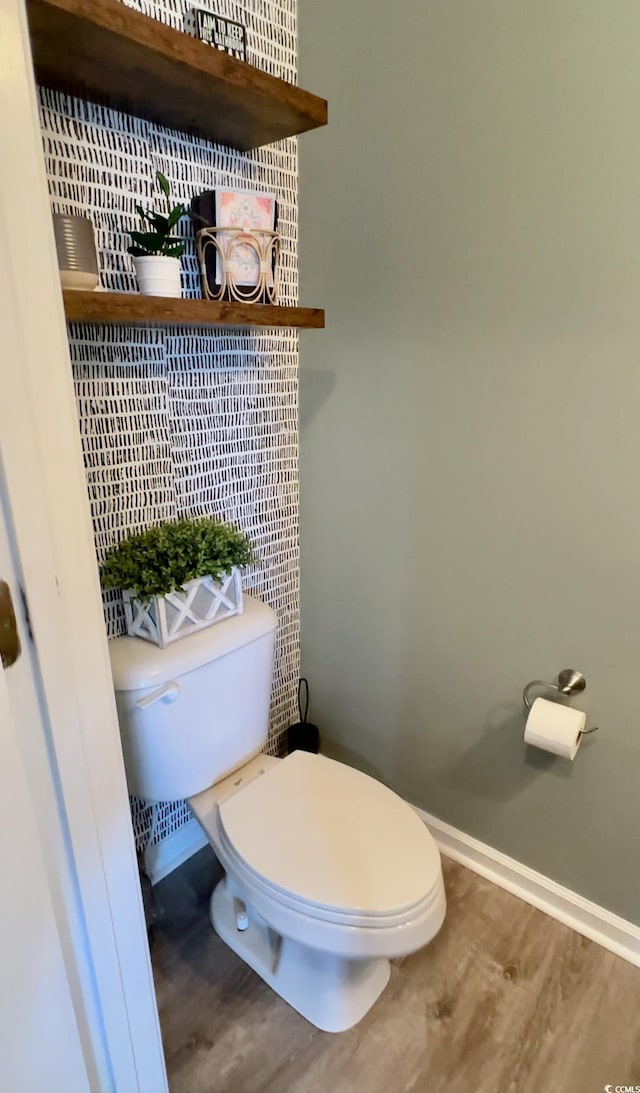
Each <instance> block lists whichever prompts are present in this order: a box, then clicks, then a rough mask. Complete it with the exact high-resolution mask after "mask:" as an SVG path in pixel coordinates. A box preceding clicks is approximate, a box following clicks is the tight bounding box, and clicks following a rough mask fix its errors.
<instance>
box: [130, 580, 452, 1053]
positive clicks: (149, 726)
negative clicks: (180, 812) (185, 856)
mask: <svg viewBox="0 0 640 1093" xmlns="http://www.w3.org/2000/svg"><path fill="white" fill-rule="evenodd" d="M244 602H245V609H244V612H243V614H241V615H238V616H236V617H235V618H232V619H228V620H226V621H225V622H224V623H221V624H219V625H216V626H212V627H210V628H209V629H205V630H201V631H199V632H198V633H195V634H192V635H190V636H189V637H186V638H183V639H182V640H180V641H178V642H176V643H175V644H173V645H170V646H169V647H168V648H165V649H159V648H158V647H157V646H155V645H152V644H150V643H148V642H145V641H142V640H140V639H139V638H129V637H124V638H116V639H115V640H113V641H111V642H110V643H109V645H110V652H111V665H112V672H113V680H114V687H115V692H116V702H117V707H118V716H119V721H120V731H121V736H122V745H123V752H124V759H125V766H126V771H127V780H128V784H129V789H130V792H131V793H132V794H133V795H134V796H136V797H141V798H143V799H145V800H147V801H152V802H153V801H179V800H183V799H185V798H186V799H187V800H188V802H189V805H190V806H191V809H192V810H193V813H194V815H195V816H196V818H197V820H198V822H199V824H200V825H201V827H202V829H203V831H204V832H205V834H206V836H207V839H208V840H209V842H210V843H211V846H212V847H213V849H214V851H215V853H216V855H217V857H218V859H219V860H220V863H221V864H222V866H223V868H224V871H225V877H224V879H223V880H222V881H220V882H219V883H218V885H217V886H216V888H215V890H214V892H213V895H212V897H211V908H210V911H211V921H212V924H213V926H214V928H215V930H216V932H217V933H218V934H219V936H220V937H221V938H222V940H223V941H224V942H225V943H226V944H227V945H228V946H229V947H230V948H231V949H233V950H234V952H236V953H237V954H238V956H240V957H241V958H242V960H244V961H245V962H246V963H247V964H248V965H249V966H250V967H251V968H253V970H254V971H255V972H257V973H258V975H260V976H261V977H262V979H264V980H265V982H266V983H268V984H269V986H271V987H272V988H273V990H275V991H276V992H277V993H278V994H279V995H280V996H281V997H282V998H283V999H284V1000H285V1001H286V1002H288V1003H289V1005H291V1006H293V1008H294V1009H296V1010H297V1011H298V1012H299V1013H301V1014H302V1016H303V1017H305V1018H306V1019H307V1020H308V1021H310V1022H311V1023H312V1024H313V1025H315V1026H316V1027H317V1028H320V1029H323V1030H324V1031H326V1032H342V1031H344V1030H345V1029H348V1028H351V1027H352V1026H353V1025H355V1024H356V1023H357V1022H358V1021H359V1020H361V1018H362V1017H364V1015H365V1014H366V1013H367V1011H368V1010H369V1009H370V1008H371V1006H372V1005H373V1004H374V1002H375V1001H376V999H377V998H378V996H379V995H380V994H381V992H382V991H383V990H384V988H385V986H386V984H387V982H388V980H389V973H390V967H389V960H390V959H391V958H393V957H398V956H403V955H406V954H408V953H412V952H416V951H417V950H418V949H420V948H422V946H423V945H426V944H427V943H428V942H429V941H431V939H432V938H433V937H434V936H435V934H436V933H437V932H438V930H439V929H440V926H441V925H442V922H443V920H444V915H445V907H446V905H445V895H444V885H443V880H442V869H441V863H440V855H439V853H438V849H437V847H436V845H435V842H434V841H433V838H432V837H431V835H430V833H429V832H428V830H427V828H426V827H425V826H424V824H423V823H422V821H421V820H420V819H419V818H418V816H417V815H416V814H415V812H414V811H413V810H412V809H411V808H410V806H409V805H408V804H406V802H405V801H403V800H402V798H400V797H398V796H397V795H396V794H395V793H393V792H392V791H391V790H390V789H388V788H387V787H386V786H383V785H381V784H380V783H379V782H377V781H375V779H373V778H370V777H369V776H368V775H366V774H363V773H361V772H360V771H357V770H355V769H353V768H351V767H348V766H345V765H344V764H342V763H338V762H336V761H335V760H333V759H328V758H327V757H326V756H323V755H312V754H309V753H307V752H302V751H296V752H293V753H292V754H291V755H289V756H287V758H286V759H276V758H274V757H272V756H267V755H264V754H262V749H263V747H264V745H265V743H266V740H267V732H268V718H269V704H270V696H271V682H272V672H273V651H274V640H275V632H276V626H277V619H276V616H275V614H274V612H273V611H272V610H271V609H270V608H269V607H267V606H266V605H265V604H263V603H261V602H260V601H259V600H257V599H254V598H253V597H250V596H245V598H244Z"/></svg>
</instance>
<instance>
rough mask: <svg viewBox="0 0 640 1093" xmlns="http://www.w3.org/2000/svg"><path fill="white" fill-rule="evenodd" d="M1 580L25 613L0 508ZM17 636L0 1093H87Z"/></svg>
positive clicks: (25, 667)
mask: <svg viewBox="0 0 640 1093" xmlns="http://www.w3.org/2000/svg"><path fill="white" fill-rule="evenodd" d="M1 581H4V582H6V585H7V586H8V588H9V591H10V594H11V597H12V599H14V600H15V601H16V608H17V609H18V614H19V607H20V590H19V587H18V585H17V583H16V577H15V573H14V571H13V566H12V564H11V559H10V556H9V549H8V542H7V533H6V527H5V523H4V516H3V512H2V507H1V506H0V582H1ZM3 593H4V594H3V595H0V627H3V632H5V633H6V632H7V628H9V630H10V629H11V619H10V618H9V617H8V595H7V592H6V588H3ZM18 625H20V623H19V620H18ZM19 638H20V641H21V643H22V652H21V654H20V656H19V658H18V660H17V661H16V662H15V664H13V665H12V666H11V667H5V668H3V667H2V662H1V660H0V876H1V877H2V887H3V897H2V900H1V901H0V969H1V974H0V1090H2V1091H3V1093H5V1091H6V1093H51V1090H52V1089H59V1090H65V1093H85V1091H87V1093H88V1091H89V1090H90V1085H89V1079H88V1075H87V1067H86V1065H85V1059H84V1055H83V1050H82V1045H81V1042H80V1035H79V1031H78V1025H77V1022H76V1016H75V1012H74V1006H73V1001H72V998H71V992H70V987H69V981H68V978H67V970H66V967H65V961H64V956H63V952H62V946H61V942H60V936H59V933H58V927H57V923H56V918H55V914H54V909H53V902H52V898H51V892H50V890H49V885H48V881H47V874H46V869H45V861H44V854H43V848H42V843H41V841H40V835H39V831H38V826H37V823H36V820H35V812H34V802H33V798H32V794H31V790H30V787H29V784H28V782H27V777H26V773H25V766H24V763H23V758H22V750H21V745H20V739H19V734H20V732H21V730H22V728H23V727H24V722H23V719H24V717H25V716H27V717H30V718H36V719H38V720H39V718H40V711H39V707H38V700H37V691H36V687H35V681H34V679H33V676H32V672H31V666H30V659H29V650H28V644H27V643H28V641H29V639H28V634H27V635H25V634H24V633H22V634H20V635H19ZM25 638H26V641H25ZM8 644H12V642H11V641H10V642H9V643H8ZM31 727H32V728H34V727H35V726H31Z"/></svg>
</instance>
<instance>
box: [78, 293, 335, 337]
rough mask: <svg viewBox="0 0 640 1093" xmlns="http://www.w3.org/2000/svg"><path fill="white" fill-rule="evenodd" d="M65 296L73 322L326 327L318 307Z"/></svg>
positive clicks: (127, 295)
mask: <svg viewBox="0 0 640 1093" xmlns="http://www.w3.org/2000/svg"><path fill="white" fill-rule="evenodd" d="M63 295H64V310H65V314H66V316H67V320H68V321H69V322H74V323H95V324H103V323H122V324H123V325H126V324H132V323H134V324H144V325H149V326H152V325H156V324H164V325H171V326H295V327H299V328H300V329H305V330H322V329H323V328H324V311H323V310H322V308H318V307H287V306H285V305H279V304H239V303H235V302H233V303H229V302H227V301H221V302H216V301H213V300H187V299H172V298H170V297H165V296H141V295H139V294H138V293H133V292H132V293H127V292H73V291H70V290H66V291H65V292H64V293H63Z"/></svg>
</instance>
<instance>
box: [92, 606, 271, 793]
mask: <svg viewBox="0 0 640 1093" xmlns="http://www.w3.org/2000/svg"><path fill="white" fill-rule="evenodd" d="M244 604H245V608H244V613H243V614H242V615H237V616H236V617H235V618H232V619H227V620H225V621H224V622H222V623H218V624H216V625H214V626H211V627H209V628H208V629H206V630H201V631H199V633H197V634H192V635H190V636H189V637H187V638H182V639H181V640H180V641H176V642H175V643H174V644H173V645H169V646H168V647H167V648H166V649H159V648H158V647H157V646H156V645H153V644H151V643H150V642H147V641H143V640H142V639H141V638H115V639H114V640H113V641H110V642H109V650H110V653H111V671H112V673H113V683H114V687H115V692H116V703H117V706H118V718H119V721H120V735H121V737H122V748H123V752H124V761H125V766H126V770H127V782H128V784H129V791H130V793H132V794H133V795H134V796H135V797H142V798H143V799H144V800H147V801H180V800H183V799H184V798H185V797H191V796H193V795H194V794H195V793H200V792H201V791H202V790H203V789H207V788H208V787H209V786H212V785H213V784H214V782H217V781H219V779H220V778H224V777H225V775H227V774H229V773H230V772H231V771H233V770H235V769H236V768H237V767H239V766H241V765H242V764H243V763H245V762H246V761H247V760H249V759H250V758H251V756H253V755H255V754H256V753H257V752H259V751H260V750H261V749H262V747H263V746H264V744H265V742H266V739H267V732H268V727H269V702H270V698H271V681H272V675H273V649H274V642H275V631H276V626H277V617H276V615H275V613H274V612H273V611H272V610H271V608H270V607H267V605H266V604H264V603H261V602H260V601H259V600H255V599H253V598H252V597H251V596H245V597H244Z"/></svg>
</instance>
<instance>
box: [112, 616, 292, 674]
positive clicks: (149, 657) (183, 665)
mask: <svg viewBox="0 0 640 1093" xmlns="http://www.w3.org/2000/svg"><path fill="white" fill-rule="evenodd" d="M277 625H278V617H277V615H276V613H275V611H272V610H271V608H270V607H268V606H267V604H266V603H262V602H261V601H260V600H256V599H254V598H253V596H247V595H245V596H244V612H243V614H242V615H235V616H234V617H233V618H231V619H225V620H224V622H219V623H214V625H213V626H209V627H207V628H206V629H205V630H199V631H198V632H197V633H196V634H190V635H189V637H186V638H180V640H179V641H176V642H173V644H172V645H169V646H167V648H166V649H160V648H159V646H157V645H154V644H153V643H152V642H150V641H145V640H144V639H143V638H113V640H112V641H110V642H109V653H110V655H111V672H112V675H113V685H114V687H115V689H116V691H138V690H143V689H144V688H146V687H158V686H161V685H162V684H163V683H166V682H167V681H168V680H170V679H176V678H177V677H178V676H183V675H186V673H187V672H193V671H194V670H195V669H196V668H201V667H202V666H203V665H204V664H211V662H212V661H214V660H218V659H219V657H224V656H227V654H228V653H233V652H234V651H235V650H236V649H240V648H242V646H243V645H250V644H251V642H253V641H257V640H258V638H261V637H264V635H265V634H269V633H272V632H273V631H274V630H275V629H276V627H277Z"/></svg>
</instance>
